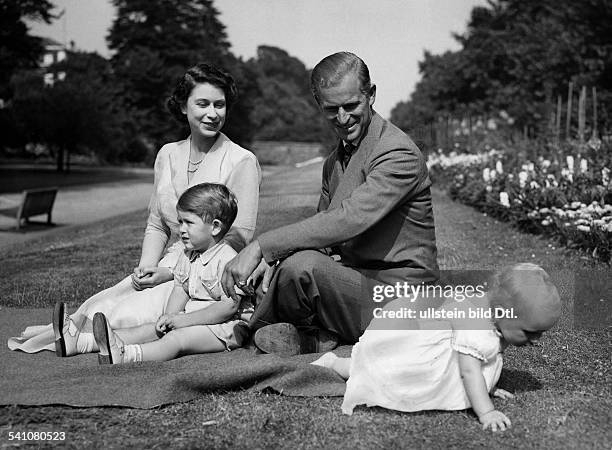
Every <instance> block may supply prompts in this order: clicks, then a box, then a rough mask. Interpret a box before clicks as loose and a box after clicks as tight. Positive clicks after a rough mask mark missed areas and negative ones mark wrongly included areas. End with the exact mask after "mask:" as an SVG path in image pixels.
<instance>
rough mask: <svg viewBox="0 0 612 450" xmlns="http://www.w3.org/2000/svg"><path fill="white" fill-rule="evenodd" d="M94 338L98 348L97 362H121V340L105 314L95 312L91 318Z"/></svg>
mask: <svg viewBox="0 0 612 450" xmlns="http://www.w3.org/2000/svg"><path fill="white" fill-rule="evenodd" d="M93 332H94V339H95V340H96V343H97V344H98V348H99V349H100V351H99V353H98V364H121V363H123V362H127V361H123V347H124V345H123V341H121V339H120V338H119V337H118V336H117V335H116V334H115V332H114V331H113V330H112V329H111V327H110V326H109V324H108V321H107V320H106V316H105V315H104V314H103V313H101V312H97V313H96V314H95V315H94V318H93Z"/></svg>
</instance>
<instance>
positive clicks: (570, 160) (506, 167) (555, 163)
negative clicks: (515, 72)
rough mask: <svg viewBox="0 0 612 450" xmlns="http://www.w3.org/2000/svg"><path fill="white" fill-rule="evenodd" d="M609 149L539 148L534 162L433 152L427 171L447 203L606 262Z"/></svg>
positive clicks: (611, 206) (610, 216)
mask: <svg viewBox="0 0 612 450" xmlns="http://www.w3.org/2000/svg"><path fill="white" fill-rule="evenodd" d="M611 147H612V146H610V144H607V145H604V146H603V147H601V145H592V146H590V147H582V148H580V146H578V145H577V144H573V145H566V146H565V147H564V148H562V149H543V150H544V151H543V152H542V153H543V154H545V155H546V157H545V156H538V157H536V158H533V159H534V160H529V159H528V157H527V156H526V154H527V152H511V151H508V150H506V151H503V152H501V151H497V150H494V149H491V148H488V149H486V150H485V151H484V152H482V153H477V154H457V153H456V152H451V153H450V154H449V155H444V154H443V153H442V152H441V151H438V153H437V154H436V153H434V154H431V155H430V156H429V160H428V166H429V170H430V174H431V177H432V179H433V180H434V182H435V183H436V184H438V185H442V186H444V187H445V188H446V189H447V191H448V193H449V195H450V196H451V198H453V199H455V200H459V201H461V202H463V203H466V204H468V205H471V206H473V207H475V208H477V209H479V210H480V211H483V212H486V213H488V214H490V215H492V216H495V217H497V218H499V219H502V220H505V221H508V222H511V223H512V224H514V225H515V226H517V227H518V228H520V229H522V230H524V231H528V232H533V233H542V234H546V235H549V236H554V237H556V238H559V239H560V240H561V242H562V243H564V244H565V245H567V246H568V247H572V248H581V249H584V250H587V251H589V252H590V253H591V254H592V255H593V256H594V257H597V258H600V259H602V260H604V261H606V262H608V263H610V262H611V259H612V258H611V256H612V183H611V181H610V178H611V173H610V166H611V162H612V148H611ZM578 149H580V150H581V151H578ZM530 153H531V154H533V153H534V152H530Z"/></svg>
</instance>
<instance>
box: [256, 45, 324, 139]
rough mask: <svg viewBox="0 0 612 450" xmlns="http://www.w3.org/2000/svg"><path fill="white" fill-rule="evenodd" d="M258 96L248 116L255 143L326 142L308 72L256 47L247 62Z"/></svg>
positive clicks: (292, 59)
mask: <svg viewBox="0 0 612 450" xmlns="http://www.w3.org/2000/svg"><path fill="white" fill-rule="evenodd" d="M248 65H249V67H251V68H252V70H253V72H255V74H256V76H257V83H258V85H259V89H260V91H261V95H260V96H259V97H258V98H257V99H256V102H255V109H254V110H253V113H252V122H253V125H254V127H255V129H256V130H257V131H256V135H255V138H256V139H260V140H284V141H306V142H309V141H311V142H326V141H329V140H330V139H331V138H333V135H332V133H331V131H330V129H329V127H328V126H327V124H326V123H325V121H324V120H323V118H322V116H321V114H320V112H319V110H318V107H317V104H316V102H315V100H314V99H313V97H312V94H311V93H310V72H309V71H308V70H307V69H306V66H305V65H304V64H303V63H302V62H301V61H300V60H299V59H297V58H295V57H293V56H290V55H289V54H288V53H287V52H286V51H285V50H282V49H280V48H277V47H270V46H260V47H258V48H257V57H256V58H252V59H250V60H249V61H248Z"/></svg>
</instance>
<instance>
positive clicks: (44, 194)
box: [0, 187, 57, 230]
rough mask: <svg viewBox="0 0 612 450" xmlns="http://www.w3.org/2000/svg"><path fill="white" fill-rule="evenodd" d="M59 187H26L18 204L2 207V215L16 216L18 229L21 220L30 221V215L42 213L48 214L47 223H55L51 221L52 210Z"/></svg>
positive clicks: (0, 211)
mask: <svg viewBox="0 0 612 450" xmlns="http://www.w3.org/2000/svg"><path fill="white" fill-rule="evenodd" d="M56 194H57V187H49V188H42V189H26V190H24V191H23V193H22V194H21V202H20V203H19V205H17V206H12V207H10V208H4V209H0V215H3V216H16V218H17V229H18V230H19V229H20V228H21V221H22V220H25V221H26V223H28V222H30V217H32V216H38V215H40V214H47V224H48V225H53V223H52V222H51V210H52V209H53V203H54V202H55V196H56Z"/></svg>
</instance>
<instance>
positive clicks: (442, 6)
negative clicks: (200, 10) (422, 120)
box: [30, 0, 486, 117]
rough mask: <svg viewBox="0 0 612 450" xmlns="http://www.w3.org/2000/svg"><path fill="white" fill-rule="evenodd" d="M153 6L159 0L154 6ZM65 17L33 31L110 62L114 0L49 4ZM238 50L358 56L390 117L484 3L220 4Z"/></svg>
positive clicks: (247, 0) (306, 59)
mask: <svg viewBox="0 0 612 450" xmlns="http://www.w3.org/2000/svg"><path fill="white" fill-rule="evenodd" d="M152 1H154V0H152ZM51 2H52V3H53V4H55V5H56V9H55V10H54V12H59V11H61V10H65V14H64V16H63V17H62V18H61V19H59V20H57V21H55V22H53V23H52V24H51V25H46V24H40V23H30V26H31V32H32V34H34V35H37V36H45V37H50V38H52V39H55V40H57V41H59V42H61V43H68V42H70V41H74V42H75V45H76V47H77V49H79V50H85V51H97V52H98V53H100V54H101V55H103V56H109V55H110V52H109V50H108V48H107V47H106V41H105V37H106V35H107V34H108V29H109V27H110V26H111V24H112V21H113V19H114V16H115V10H114V7H113V6H112V5H111V2H110V0H51ZM214 5H215V7H216V8H217V9H218V10H219V12H220V16H219V19H220V20H221V22H222V23H223V24H224V25H225V26H226V32H227V35H228V40H229V42H230V43H231V45H232V52H233V53H234V54H235V55H237V56H242V57H243V58H244V59H248V58H251V57H254V56H255V54H256V51H257V47H258V46H259V45H271V46H275V47H279V48H282V49H283V50H285V51H287V52H288V53H289V54H290V55H291V56H294V57H296V58H298V59H300V60H301V61H302V62H303V63H304V64H305V65H306V67H308V68H312V67H314V65H316V63H317V62H318V61H320V60H321V59H322V58H324V57H325V56H327V55H329V54H332V53H335V52H337V51H342V50H346V51H350V52H353V53H355V54H357V55H358V56H360V57H361V58H362V59H363V60H364V61H365V62H366V64H367V65H368V67H369V69H370V76H371V78H372V81H373V82H374V83H375V84H376V87H377V93H376V103H375V105H374V108H375V109H376V110H377V111H378V112H379V113H380V114H381V115H383V116H384V117H389V115H390V112H391V109H392V108H393V107H394V106H395V105H396V104H397V103H398V102H399V101H404V100H407V99H408V98H409V96H410V94H411V93H412V91H413V89H414V86H415V84H416V83H417V82H418V80H419V78H420V76H419V73H418V62H419V61H420V60H422V59H423V54H424V51H425V50H428V51H430V52H432V53H435V54H439V53H442V52H444V51H446V50H457V49H458V48H459V45H458V44H457V42H456V41H455V40H454V39H453V38H452V33H453V32H455V33H462V32H464V31H465V28H466V23H467V21H468V19H469V17H470V11H471V10H472V8H473V7H474V6H479V5H486V0H376V1H374V0H214Z"/></svg>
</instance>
